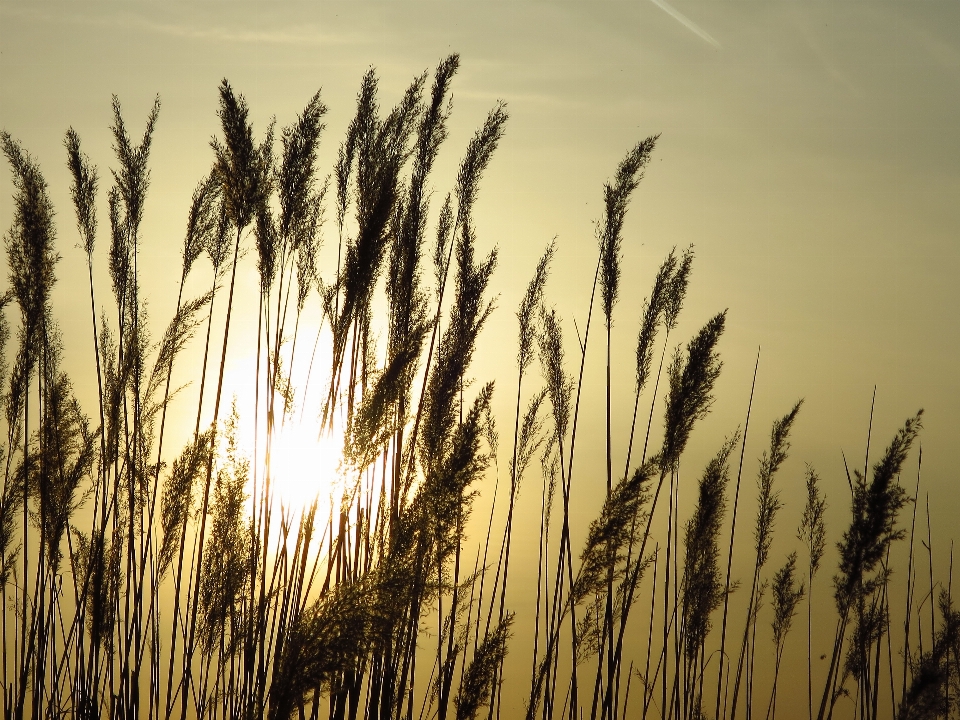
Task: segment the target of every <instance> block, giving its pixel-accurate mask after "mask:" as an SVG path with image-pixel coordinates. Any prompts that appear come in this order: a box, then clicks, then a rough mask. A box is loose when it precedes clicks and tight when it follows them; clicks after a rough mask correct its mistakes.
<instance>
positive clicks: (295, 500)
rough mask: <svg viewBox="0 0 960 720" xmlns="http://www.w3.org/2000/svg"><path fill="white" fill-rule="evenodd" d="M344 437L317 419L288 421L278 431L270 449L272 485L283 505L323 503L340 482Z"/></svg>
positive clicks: (276, 496) (297, 506) (302, 506)
mask: <svg viewBox="0 0 960 720" xmlns="http://www.w3.org/2000/svg"><path fill="white" fill-rule="evenodd" d="M342 450H343V440H342V438H341V437H340V435H339V434H338V433H337V432H335V431H334V432H333V433H331V432H329V431H326V432H323V433H321V432H320V430H319V428H318V427H317V425H316V424H314V423H289V424H287V425H285V426H284V427H283V428H282V429H281V430H280V432H279V433H278V434H277V436H276V438H275V439H274V441H273V445H272V447H271V451H270V461H269V462H270V486H271V493H272V494H273V497H274V498H275V499H276V500H278V501H279V502H280V503H281V504H282V505H283V507H285V508H287V509H290V510H301V509H304V508H306V507H308V506H309V505H310V503H312V502H313V501H314V500H319V501H320V504H321V505H322V504H325V501H326V500H327V499H328V497H329V496H330V493H331V492H332V491H333V490H334V488H335V486H336V485H337V480H338V478H339V475H340V470H341V457H342V455H341V453H342Z"/></svg>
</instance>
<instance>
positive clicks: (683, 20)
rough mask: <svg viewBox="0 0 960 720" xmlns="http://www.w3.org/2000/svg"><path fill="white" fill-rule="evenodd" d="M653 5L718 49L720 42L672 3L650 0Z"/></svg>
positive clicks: (662, 0)
mask: <svg viewBox="0 0 960 720" xmlns="http://www.w3.org/2000/svg"><path fill="white" fill-rule="evenodd" d="M650 2H652V3H653V4H654V5H656V6H657V7H658V8H660V9H661V10H663V11H664V12H665V13H666V14H667V15H669V16H670V17H672V18H673V19H674V20H676V21H677V22H678V23H680V24H681V25H683V26H684V27H685V28H687V30H689V31H690V32H692V33H693V34H694V35H696V36H697V37H699V38H700V39H701V40H704V41H706V42H708V43H710V44H711V45H713V46H714V47H715V48H717V50H719V49H720V43H718V42H717V41H716V40H715V39H714V38H713V36H711V35H710V33H708V32H707V31H706V30H704V29H703V28H701V27H700V26H699V25H697V24H696V23H695V22H694V21H693V20H691V19H690V18H688V17H687V16H686V15H684V14H683V13H682V12H680V11H679V10H677V9H676V8H675V7H673V6H672V5H668V4H667V3H666V1H665V0H650Z"/></svg>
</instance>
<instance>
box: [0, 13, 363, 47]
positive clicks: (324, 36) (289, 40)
mask: <svg viewBox="0 0 960 720" xmlns="http://www.w3.org/2000/svg"><path fill="white" fill-rule="evenodd" d="M0 15H6V16H13V17H20V18H24V19H27V20H32V21H34V22H48V23H52V22H59V23H70V24H74V25H88V26H99V27H116V28H126V29H131V28H132V29H138V30H143V31H146V32H150V33H155V34H160V35H168V36H172V37H179V38H184V39H187V40H212V41H219V42H228V43H245V44H258V43H268V44H273V45H305V46H319V45H321V44H322V45H328V46H329V45H343V44H353V43H356V42H359V41H360V40H361V36H359V35H354V36H348V35H344V34H337V35H334V34H331V33H321V31H320V28H319V26H318V25H317V24H316V23H302V24H300V25H297V26H290V27H279V28H272V29H271V28H264V27H259V28H252V27H251V28H246V27H230V26H225V25H216V24H212V23H211V24H205V23H203V22H201V21H198V20H195V21H187V22H169V21H162V20H155V19H153V18H150V17H146V16H145V15H142V14H136V13H131V12H119V13H110V14H104V15H80V14H71V13H63V12H58V13H56V14H54V13H50V12H45V11H43V10H39V9H34V8H23V7H20V8H17V7H9V6H0Z"/></svg>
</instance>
